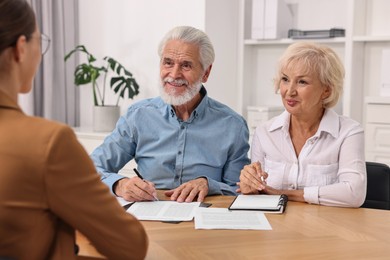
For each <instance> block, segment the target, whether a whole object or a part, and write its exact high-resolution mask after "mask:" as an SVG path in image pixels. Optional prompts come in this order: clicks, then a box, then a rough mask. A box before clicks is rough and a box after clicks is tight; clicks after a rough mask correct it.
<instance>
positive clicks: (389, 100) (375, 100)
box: [364, 97, 390, 105]
mask: <svg viewBox="0 0 390 260" xmlns="http://www.w3.org/2000/svg"><path fill="white" fill-rule="evenodd" d="M364 101H365V102H366V103H367V104H387V105H390V97H365V99H364Z"/></svg>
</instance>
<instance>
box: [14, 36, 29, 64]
mask: <svg viewBox="0 0 390 260" xmlns="http://www.w3.org/2000/svg"><path fill="white" fill-rule="evenodd" d="M26 48H27V38H26V36H24V35H21V36H19V38H18V40H17V41H16V44H15V47H14V57H15V60H16V61H17V62H21V61H23V60H24V59H25V56H26V52H27V50H26Z"/></svg>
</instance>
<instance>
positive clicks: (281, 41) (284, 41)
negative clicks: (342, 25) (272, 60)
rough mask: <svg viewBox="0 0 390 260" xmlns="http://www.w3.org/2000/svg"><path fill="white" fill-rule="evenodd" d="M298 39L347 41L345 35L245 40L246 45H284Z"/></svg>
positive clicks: (323, 41)
mask: <svg viewBox="0 0 390 260" xmlns="http://www.w3.org/2000/svg"><path fill="white" fill-rule="evenodd" d="M297 41H312V42H319V43H329V44H330V43H345V37H335V38H321V39H318V38H308V39H290V38H285V39H276V40H256V39H246V40H244V44H245V45H283V44H291V43H293V42H297Z"/></svg>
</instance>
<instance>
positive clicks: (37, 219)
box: [0, 91, 147, 260]
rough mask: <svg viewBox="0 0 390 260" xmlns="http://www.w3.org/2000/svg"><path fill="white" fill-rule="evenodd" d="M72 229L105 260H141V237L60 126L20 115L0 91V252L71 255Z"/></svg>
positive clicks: (22, 256) (70, 134)
mask: <svg viewBox="0 0 390 260" xmlns="http://www.w3.org/2000/svg"><path fill="white" fill-rule="evenodd" d="M75 229H77V230H79V231H80V232H82V233H83V234H84V235H85V236H87V237H88V238H89V239H90V240H91V242H92V243H93V244H94V245H95V246H96V248H97V249H98V250H99V251H100V253H102V254H103V255H105V256H107V257H108V258H109V259H115V260H117V259H142V258H144V257H145V255H146V250H147V236H146V233H145V231H144V229H143V227H142V225H141V223H140V222H139V221H137V220H136V219H135V218H134V217H133V216H131V215H130V214H128V213H126V212H125V211H124V209H123V208H122V207H121V206H120V205H119V204H118V203H117V201H116V199H115V198H114V197H113V196H112V195H111V193H110V192H109V189H108V187H106V186H105V185H104V184H103V183H102V182H101V181H100V177H99V175H98V174H97V173H96V170H95V167H94V165H93V163H92V161H91V160H90V158H89V156H88V154H87V153H86V152H85V150H84V149H83V147H82V146H81V145H80V144H79V143H78V141H77V139H76V136H75V134H74V133H73V131H72V129H70V128H69V127H67V126H66V125H63V124H59V123H55V122H51V121H48V120H45V119H42V118H38V117H30V116H27V115H25V114H24V113H23V112H22V111H21V109H20V108H19V107H18V105H17V104H16V103H14V102H13V101H12V100H11V99H10V98H9V97H7V96H6V95H5V94H4V93H3V92H1V91H0V256H3V257H4V256H8V257H11V258H14V259H21V260H23V259H66V260H69V259H75V258H76V256H75V254H74V244H75Z"/></svg>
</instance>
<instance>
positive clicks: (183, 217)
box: [127, 201, 200, 221]
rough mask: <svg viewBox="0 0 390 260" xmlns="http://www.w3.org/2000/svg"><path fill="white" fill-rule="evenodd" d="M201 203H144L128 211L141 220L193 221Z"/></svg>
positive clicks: (139, 203) (134, 204)
mask: <svg viewBox="0 0 390 260" xmlns="http://www.w3.org/2000/svg"><path fill="white" fill-rule="evenodd" d="M199 205H200V202H190V203H186V202H183V203H180V202H176V201H142V202H135V203H133V204H132V205H131V206H130V208H128V209H127V212H128V213H131V214H133V215H134V216H135V217H136V218H137V219H139V220H160V221H191V220H192V219H193V218H194V215H195V211H196V209H197V208H199Z"/></svg>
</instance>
